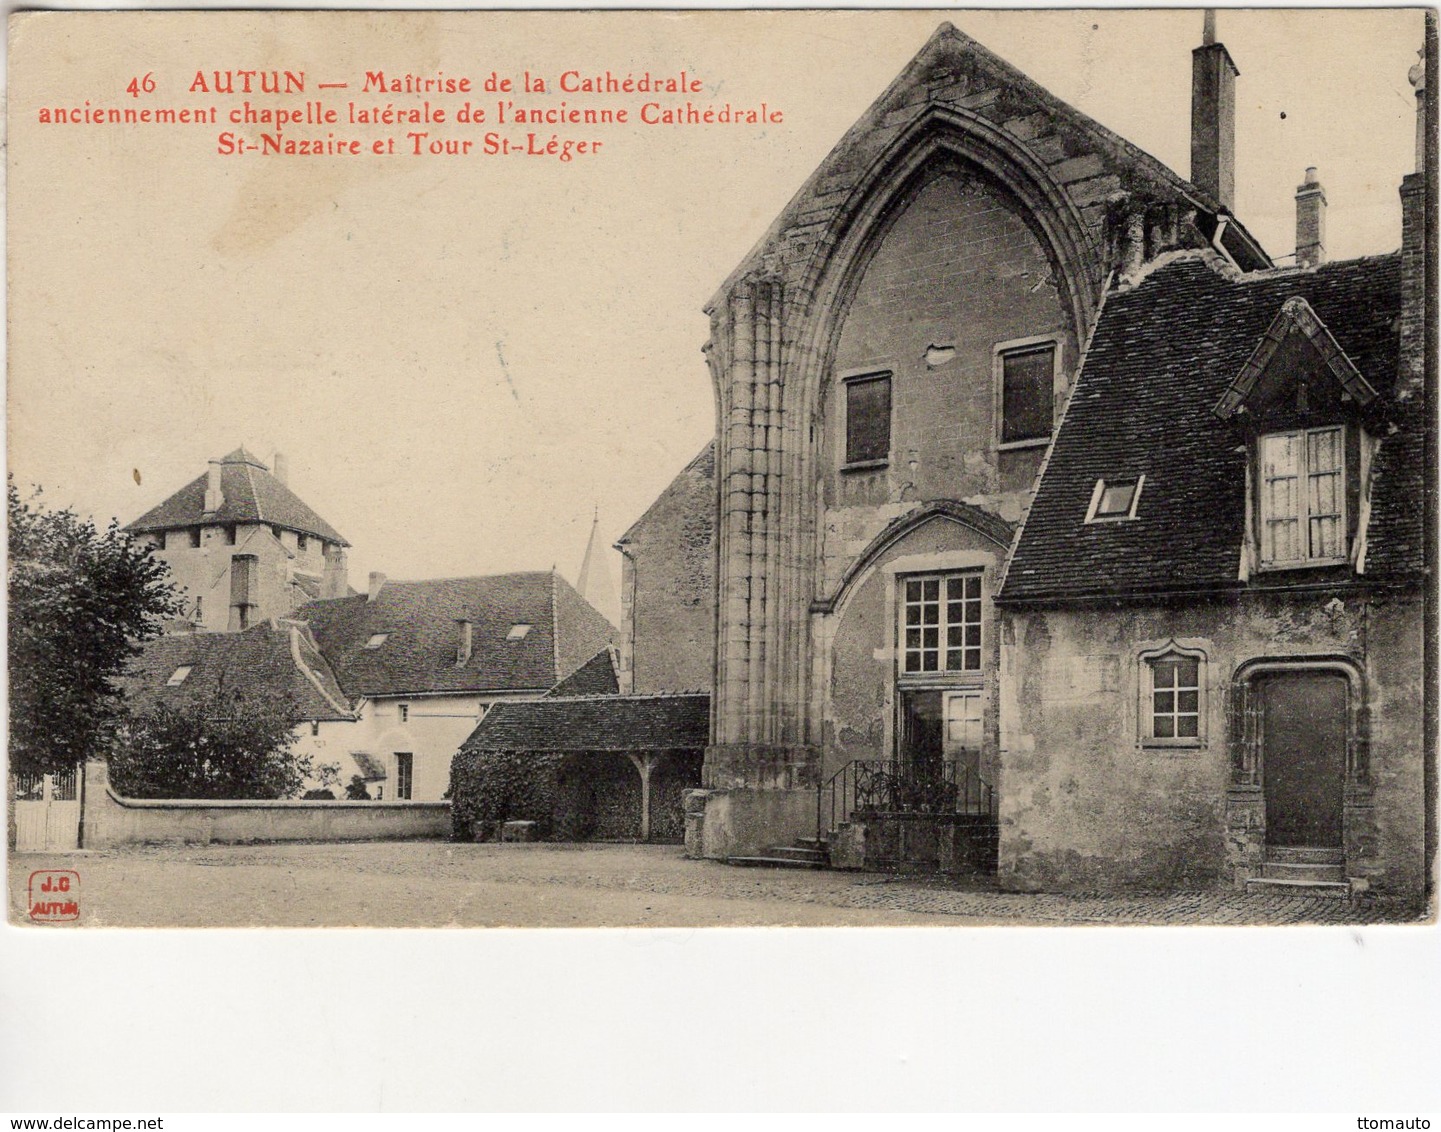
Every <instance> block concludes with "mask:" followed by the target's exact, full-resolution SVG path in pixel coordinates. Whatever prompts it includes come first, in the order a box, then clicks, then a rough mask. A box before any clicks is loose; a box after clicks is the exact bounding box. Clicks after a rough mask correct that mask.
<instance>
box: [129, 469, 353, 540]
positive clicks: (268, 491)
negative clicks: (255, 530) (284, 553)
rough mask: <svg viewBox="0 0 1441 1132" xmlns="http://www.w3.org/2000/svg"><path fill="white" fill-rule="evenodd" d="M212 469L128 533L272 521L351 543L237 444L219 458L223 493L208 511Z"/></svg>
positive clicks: (154, 510)
mask: <svg viewBox="0 0 1441 1132" xmlns="http://www.w3.org/2000/svg"><path fill="white" fill-rule="evenodd" d="M208 481H209V473H208V472H207V473H206V474H205V475H202V476H201V477H200V478H199V479H196V480H192V481H191V482H190V483H188V484H186V485H185V486H184V487H182V488H181V489H180V490H179V491H177V492H176V493H175V494H174V495H172V496H171V497H170V498H169V499H167V500H165V502H164V503H161V504H159V505H158V506H156V507H152V508H151V509H150V510H149V511H147V512H145V514H143V515H141V516H140V518H138V519H136V520H135V521H134V522H133V523H131V524H129V525H128V526H127V527H126V528H125V529H126V530H127V531H135V532H141V531H168V530H175V529H178V528H185V527H199V526H223V525H224V524H226V523H269V524H271V525H273V526H277V527H284V528H285V529H286V530H291V531H300V532H302V533H304V534H308V535H315V536H316V537H317V538H323V539H326V540H328V541H329V542H334V543H339V544H340V545H341V546H349V545H350V544H349V543H348V542H346V541H345V539H344V538H343V537H341V535H340V533H339V532H338V531H336V529H335V528H334V527H332V526H331V525H330V524H329V523H327V522H326V521H325V520H324V519H322V518H321V517H320V516H319V515H317V514H316V513H315V512H314V511H312V510H311V509H310V508H309V507H308V506H307V505H306V504H305V503H303V502H302V501H301V500H300V499H299V497H297V496H296V494H295V493H294V492H293V491H291V490H290V488H288V487H286V486H285V485H284V484H283V483H281V482H280V481H279V480H278V479H276V478H275V477H274V476H273V475H271V474H270V469H269V468H267V467H266V466H265V465H264V464H262V463H261V462H260V461H259V460H257V459H256V458H255V457H254V456H252V455H251V454H250V453H249V452H247V451H246V450H245V449H244V448H237V449H236V450H235V451H234V452H232V453H230V455H228V456H226V457H224V458H223V459H222V460H221V461H220V493H221V495H222V496H223V497H224V500H223V502H222V503H221V505H220V508H219V509H218V510H216V511H206V510H205V488H206V484H207V482H208Z"/></svg>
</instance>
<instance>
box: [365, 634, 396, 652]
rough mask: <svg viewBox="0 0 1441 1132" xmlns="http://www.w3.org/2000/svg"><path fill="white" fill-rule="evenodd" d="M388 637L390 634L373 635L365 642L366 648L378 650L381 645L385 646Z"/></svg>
mask: <svg viewBox="0 0 1441 1132" xmlns="http://www.w3.org/2000/svg"><path fill="white" fill-rule="evenodd" d="M388 636H390V634H389V633H371V634H370V639H369V640H368V641H366V642H365V647H366V648H368V649H378V648H379V647H380V646H381V645H383V644H385V638H386V637H388Z"/></svg>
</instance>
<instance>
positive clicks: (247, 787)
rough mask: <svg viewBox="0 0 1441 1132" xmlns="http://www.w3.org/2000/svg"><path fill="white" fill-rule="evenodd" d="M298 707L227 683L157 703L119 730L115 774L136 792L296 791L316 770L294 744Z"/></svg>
mask: <svg viewBox="0 0 1441 1132" xmlns="http://www.w3.org/2000/svg"><path fill="white" fill-rule="evenodd" d="M293 714H294V713H293V709H292V705H290V704H289V703H286V702H284V701H283V700H278V699H276V698H274V697H269V696H265V697H262V696H250V697H244V696H238V695H229V694H226V693H225V692H224V691H223V690H216V691H214V692H212V693H210V694H208V695H205V696H198V697H195V698H193V699H189V700H186V701H185V702H184V703H182V704H180V705H178V706H177V705H172V704H156V705H155V706H154V707H152V708H150V709H149V710H147V711H145V712H143V713H140V714H137V715H134V716H132V717H131V719H130V721H129V724H128V725H127V726H126V728H125V729H124V731H123V732H122V733H121V734H120V735H119V736H118V738H117V740H116V743H115V746H114V748H113V750H112V753H111V756H110V781H111V782H112V783H113V784H114V786H115V789H116V790H117V791H118V792H120V793H121V794H125V795H128V796H129V797H132V798H200V799H217V798H231V799H239V798H293V797H296V796H298V795H299V794H300V791H301V789H302V788H303V787H304V785H305V783H306V780H307V779H309V778H311V777H312V776H313V774H314V773H315V771H314V768H313V767H312V764H311V760H310V757H309V756H308V755H300V754H297V753H296V752H295V751H294V750H292V746H293V744H294V742H295V722H294V719H293ZM327 769H329V768H322V770H327Z"/></svg>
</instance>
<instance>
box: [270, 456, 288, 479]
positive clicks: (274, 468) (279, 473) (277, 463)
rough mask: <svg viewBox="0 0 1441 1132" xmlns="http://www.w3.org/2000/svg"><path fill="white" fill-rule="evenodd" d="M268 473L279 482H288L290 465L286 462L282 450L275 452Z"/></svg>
mask: <svg viewBox="0 0 1441 1132" xmlns="http://www.w3.org/2000/svg"><path fill="white" fill-rule="evenodd" d="M270 474H271V475H273V476H274V477H275V478H276V479H278V480H279V481H280V482H281V483H288V482H289V480H288V478H287V477H288V476H289V475H290V465H289V464H287V463H286V461H285V453H284V452H277V453H276V454H275V459H274V460H273V461H272V464H271V471H270Z"/></svg>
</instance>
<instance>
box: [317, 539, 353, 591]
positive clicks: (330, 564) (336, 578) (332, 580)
mask: <svg viewBox="0 0 1441 1132" xmlns="http://www.w3.org/2000/svg"><path fill="white" fill-rule="evenodd" d="M324 554H325V567H324V569H323V570H322V571H321V575H320V596H321V597H344V596H345V595H346V591H347V590H349V589H350V586H349V584H348V579H347V578H346V563H345V547H343V546H335V545H332V544H327V545H326V547H325V550H324Z"/></svg>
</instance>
